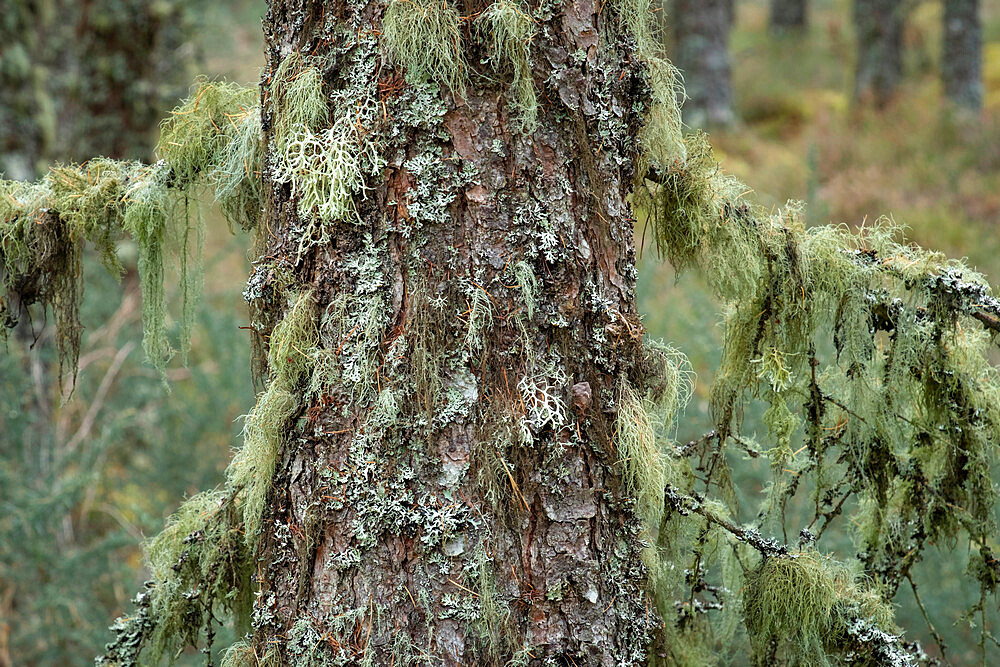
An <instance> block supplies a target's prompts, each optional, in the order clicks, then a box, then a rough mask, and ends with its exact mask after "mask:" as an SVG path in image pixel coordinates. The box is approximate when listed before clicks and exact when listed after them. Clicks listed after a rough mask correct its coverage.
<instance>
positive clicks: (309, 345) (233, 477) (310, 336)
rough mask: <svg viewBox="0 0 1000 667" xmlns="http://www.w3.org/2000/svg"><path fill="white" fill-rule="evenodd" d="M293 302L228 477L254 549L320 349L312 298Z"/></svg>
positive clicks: (277, 331)
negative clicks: (284, 448)
mask: <svg viewBox="0 0 1000 667" xmlns="http://www.w3.org/2000/svg"><path fill="white" fill-rule="evenodd" d="M289 302H290V303H289V306H288V310H287V311H286V313H285V316H284V318H283V319H282V320H281V322H279V324H278V325H277V326H276V327H275V328H274V331H273V332H272V333H271V337H270V341H269V355H268V358H269V365H270V369H271V374H270V382H269V384H268V386H267V389H266V390H265V391H264V392H263V393H262V394H261V395H260V397H259V398H258V399H257V405H256V406H254V409H253V411H252V412H251V413H250V414H249V415H247V418H246V425H245V426H244V429H243V448H242V449H241V450H240V451H239V452H238V453H237V455H236V456H235V457H234V458H233V461H232V463H231V464H230V465H229V469H228V470H227V474H226V479H227V485H228V487H229V488H231V489H234V490H235V491H237V492H238V493H239V498H240V500H241V501H242V511H243V524H244V531H245V536H246V540H247V541H248V542H249V543H253V542H254V541H256V539H257V534H258V532H259V530H260V525H261V517H262V515H263V513H264V507H265V504H266V500H267V494H268V492H269V491H270V489H271V481H272V478H273V477H274V471H275V467H276V465H277V461H278V456H279V455H280V453H281V447H282V445H283V444H284V441H285V437H286V434H287V430H288V429H287V426H288V423H289V421H290V420H291V418H292V417H293V416H294V415H295V413H296V412H298V410H299V408H300V406H301V401H302V389H303V387H302V385H303V383H304V382H305V380H306V379H308V378H309V376H310V374H311V372H312V369H313V365H314V359H315V355H316V345H317V343H318V332H317V329H316V318H317V314H316V305H315V301H314V299H313V296H312V294H311V293H310V292H303V293H301V294H298V295H295V296H292V297H291V298H290V299H289Z"/></svg>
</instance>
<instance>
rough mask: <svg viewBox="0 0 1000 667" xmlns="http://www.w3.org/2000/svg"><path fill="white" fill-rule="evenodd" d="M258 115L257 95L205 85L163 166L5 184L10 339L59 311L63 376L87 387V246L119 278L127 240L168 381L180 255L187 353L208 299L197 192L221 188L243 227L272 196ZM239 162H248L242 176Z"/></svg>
mask: <svg viewBox="0 0 1000 667" xmlns="http://www.w3.org/2000/svg"><path fill="white" fill-rule="evenodd" d="M254 107H255V92H254V91H253V90H252V89H248V88H242V87H239V86H236V85H233V84H225V83H207V82H201V83H200V84H199V85H198V88H197V91H196V93H195V94H194V95H193V96H192V97H191V98H190V99H188V100H186V101H185V102H184V103H182V104H181V106H180V107H178V108H177V109H175V110H174V112H173V114H172V115H171V117H170V118H169V119H168V120H167V121H166V122H165V123H164V124H163V127H162V131H161V136H160V141H159V144H158V147H157V151H158V153H159V155H160V156H161V158H162V159H161V160H160V161H159V162H157V163H156V164H153V165H149V166H146V165H142V164H140V163H136V162H116V161H114V160H107V159H103V158H99V159H95V160H92V161H90V162H88V163H86V164H84V165H73V166H61V167H57V168H54V169H52V170H51V171H50V172H49V173H48V174H46V175H45V176H44V177H43V178H42V179H40V180H39V181H38V182H36V183H16V182H12V181H0V253H2V255H3V262H4V271H3V288H4V291H5V292H6V294H7V296H6V298H5V299H4V300H3V301H2V302H0V312H2V313H3V314H4V315H5V320H6V322H5V323H6V325H7V327H10V326H13V325H14V324H15V323H16V321H17V317H18V315H19V312H18V311H19V310H20V309H21V308H24V307H27V306H30V305H31V304H33V303H40V304H42V305H43V306H44V307H46V308H51V309H52V311H53V313H54V317H55V325H56V341H57V345H58V348H59V357H60V372H61V373H62V372H69V373H71V374H73V375H75V373H76V362H77V356H78V354H79V348H80V333H81V331H82V325H81V324H80V322H79V315H78V310H79V301H80V296H81V291H82V289H83V287H82V276H81V275H80V267H79V263H80V253H81V252H82V248H83V244H84V243H85V242H87V243H90V244H92V245H93V246H94V247H95V248H96V249H97V251H98V252H99V253H100V256H101V258H102V261H103V262H104V264H105V266H106V267H107V268H108V270H109V271H111V272H112V273H115V274H118V273H120V272H121V271H122V270H123V269H122V267H121V264H120V263H119V261H118V259H117V256H116V243H117V241H118V239H119V238H121V237H122V235H123V234H127V235H129V236H130V237H131V238H133V239H134V240H135V242H136V244H137V246H138V248H139V275H140V283H141V287H142V292H143V317H142V319H143V347H144V348H145V351H146V357H147V360H148V361H149V363H151V364H152V365H153V366H155V367H156V368H158V369H160V370H161V371H162V370H163V369H164V367H165V364H166V362H167V360H168V359H169V358H170V356H171V354H172V346H171V344H170V342H169V340H168V337H167V333H166V330H167V315H166V311H167V308H166V294H165V292H164V285H163V280H164V275H165V261H166V256H167V254H168V246H169V245H170V244H174V245H176V246H177V252H178V254H179V256H180V267H181V285H180V291H181V295H182V298H183V301H184V304H183V306H182V310H183V315H182V318H181V319H182V334H183V335H182V339H181V344H180V345H181V350H182V351H183V350H185V349H186V346H187V342H186V336H187V335H189V333H190V323H191V320H192V319H193V312H194V311H193V306H194V304H195V302H196V301H197V296H198V293H199V285H200V280H201V278H200V258H199V256H198V250H197V247H198V246H200V243H197V242H196V251H195V254H194V257H193V259H192V258H190V257H189V252H190V249H189V237H190V235H191V234H192V233H193V234H194V235H195V237H196V239H200V237H201V234H202V233H203V232H202V229H201V217H200V216H199V215H194V216H191V215H190V213H191V211H190V210H189V204H190V203H191V201H192V200H193V197H191V196H190V194H191V192H192V190H193V189H194V188H196V187H197V186H198V185H199V184H200V183H203V182H205V183H207V182H212V181H213V180H215V181H217V182H218V183H219V184H220V193H221V194H220V199H221V200H223V203H224V209H225V210H227V211H228V212H229V214H230V217H231V219H232V220H233V221H235V222H238V223H239V224H241V225H243V226H247V225H249V224H251V223H252V220H253V217H254V214H253V213H252V211H255V210H259V207H260V202H259V198H256V195H255V194H254V193H257V195H259V192H260V187H259V180H260V173H259V162H260V157H259V154H260V150H261V149H260V148H259V145H260V136H259V125H256V126H255V125H253V121H252V120H251V121H250V122H245V119H246V118H251V119H253V118H255V117H257V118H259V116H257V115H256V111H255V108H254ZM237 121H239V122H240V125H239V126H238V125H237ZM234 137H236V141H234ZM234 159H235V160H239V161H241V162H244V166H243V168H242V169H241V170H240V171H239V172H238V173H236V172H235V169H234V164H233V163H234ZM192 219H193V220H194V221H195V223H196V224H195V226H194V229H191V227H190V225H191V220H192ZM4 330H6V328H5V329H4Z"/></svg>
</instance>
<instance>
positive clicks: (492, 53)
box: [474, 0, 538, 134]
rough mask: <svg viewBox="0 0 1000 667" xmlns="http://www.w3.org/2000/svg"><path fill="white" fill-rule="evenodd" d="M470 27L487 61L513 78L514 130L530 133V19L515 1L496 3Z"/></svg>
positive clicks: (533, 105)
mask: <svg viewBox="0 0 1000 667" xmlns="http://www.w3.org/2000/svg"><path fill="white" fill-rule="evenodd" d="M474 26H475V28H476V29H477V31H478V32H479V35H480V38H481V39H483V40H484V41H485V42H486V43H487V46H488V53H489V58H490V61H491V62H492V63H493V66H494V67H495V68H496V69H497V70H498V71H500V72H507V71H509V73H510V74H511V76H512V77H513V82H512V85H513V87H512V89H511V96H512V98H513V99H512V103H511V106H512V107H513V109H514V111H515V113H516V129H517V130H518V131H520V132H525V133H527V134H531V132H532V131H534V129H535V127H536V125H537V123H538V99H537V98H536V95H535V82H534V79H533V77H532V74H531V58H530V55H531V36H532V33H533V32H534V29H535V25H534V22H533V21H532V18H531V16H530V15H529V14H528V13H527V12H526V11H524V9H522V7H521V5H520V3H519V2H517V1H515V0H496V1H495V2H493V3H492V4H490V6H489V7H487V8H486V10H485V11H484V12H483V13H482V14H480V15H479V17H478V18H476V20H475V22H474Z"/></svg>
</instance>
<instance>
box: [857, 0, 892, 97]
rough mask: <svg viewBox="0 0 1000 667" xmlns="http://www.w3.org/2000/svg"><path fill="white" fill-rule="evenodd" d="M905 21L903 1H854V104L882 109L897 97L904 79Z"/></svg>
mask: <svg viewBox="0 0 1000 667" xmlns="http://www.w3.org/2000/svg"><path fill="white" fill-rule="evenodd" d="M903 21H904V7H903V3H902V2H901V0H854V28H855V34H856V39H857V43H858V60H857V63H856V65H855V70H854V97H855V100H857V101H861V102H864V103H869V102H870V103H872V104H874V105H875V106H876V107H878V108H882V107H884V106H885V105H887V104H888V103H889V102H890V101H891V100H892V98H893V97H894V96H895V93H896V88H897V87H898V86H899V82H900V80H901V79H902V77H903Z"/></svg>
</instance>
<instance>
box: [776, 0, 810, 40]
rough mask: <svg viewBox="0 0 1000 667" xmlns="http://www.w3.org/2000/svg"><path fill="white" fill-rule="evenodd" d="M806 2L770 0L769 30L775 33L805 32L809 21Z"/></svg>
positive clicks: (799, 0) (801, 0)
mask: <svg viewBox="0 0 1000 667" xmlns="http://www.w3.org/2000/svg"><path fill="white" fill-rule="evenodd" d="M808 10H809V5H808V3H807V1H806V0H771V30H773V31H775V32H785V31H796V32H801V31H802V30H805V27H806V25H807V24H808V21H809V16H808V14H809V11H808Z"/></svg>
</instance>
